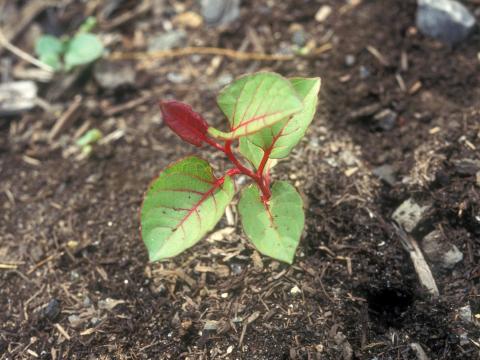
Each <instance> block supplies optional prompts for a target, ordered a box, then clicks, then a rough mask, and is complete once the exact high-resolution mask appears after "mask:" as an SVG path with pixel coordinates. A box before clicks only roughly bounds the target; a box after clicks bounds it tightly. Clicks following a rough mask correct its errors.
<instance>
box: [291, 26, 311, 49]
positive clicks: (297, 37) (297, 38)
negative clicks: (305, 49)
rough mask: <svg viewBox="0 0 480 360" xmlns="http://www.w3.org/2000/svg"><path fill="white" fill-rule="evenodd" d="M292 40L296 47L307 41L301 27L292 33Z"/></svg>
mask: <svg viewBox="0 0 480 360" xmlns="http://www.w3.org/2000/svg"><path fill="white" fill-rule="evenodd" d="M292 42H293V43H294V44H295V45H297V46H298V47H302V46H304V45H305V43H306V42H307V35H306V34H305V31H303V30H302V29H299V30H296V31H294V32H293V34H292Z"/></svg>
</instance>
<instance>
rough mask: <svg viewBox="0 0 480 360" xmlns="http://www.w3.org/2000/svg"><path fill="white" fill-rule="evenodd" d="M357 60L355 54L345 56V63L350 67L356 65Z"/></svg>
mask: <svg viewBox="0 0 480 360" xmlns="http://www.w3.org/2000/svg"><path fill="white" fill-rule="evenodd" d="M355 61H356V59H355V56H354V55H352V54H348V55H346V56H345V65H347V66H348V67H350V66H353V65H355Z"/></svg>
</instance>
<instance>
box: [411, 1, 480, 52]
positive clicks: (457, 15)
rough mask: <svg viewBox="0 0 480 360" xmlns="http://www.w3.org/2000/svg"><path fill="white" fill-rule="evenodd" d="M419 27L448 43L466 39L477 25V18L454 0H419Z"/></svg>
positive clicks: (428, 34)
mask: <svg viewBox="0 0 480 360" xmlns="http://www.w3.org/2000/svg"><path fill="white" fill-rule="evenodd" d="M416 22H417V27H418V29H419V30H420V31H421V32H422V33H423V34H424V35H427V36H431V37H433V38H435V39H437V40H440V41H442V42H443V43H445V44H448V45H454V44H457V43H459V42H460V41H462V40H464V39H465V38H466V37H467V36H468V35H469V34H470V32H471V31H472V29H473V27H474V26H475V18H474V17H473V15H472V14H471V13H470V11H468V9H467V8H465V7H464V6H463V5H462V4H461V3H459V2H458V1H454V0H418V8H417V20H416Z"/></svg>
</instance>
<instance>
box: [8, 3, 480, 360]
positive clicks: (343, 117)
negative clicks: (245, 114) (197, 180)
mask: <svg viewBox="0 0 480 360" xmlns="http://www.w3.org/2000/svg"><path fill="white" fill-rule="evenodd" d="M7 3H12V4H14V5H11V4H10V5H11V6H10V7H9V9H10V10H9V11H13V12H15V11H17V12H18V14H17V16H18V17H21V16H23V15H25V14H24V13H23V12H22V9H23V8H24V7H26V6H27V3H28V2H14V1H11V2H8V1H7ZM23 3H25V4H24V6H23ZM63 3H64V5H58V6H57V7H50V8H48V9H46V10H44V11H41V12H40V13H39V14H37V15H36V16H35V17H34V18H33V21H32V22H31V23H30V24H29V25H28V26H27V27H26V28H25V29H24V31H23V32H22V33H21V34H19V36H18V37H17V39H16V40H15V44H16V45H17V46H19V47H21V48H22V49H25V50H27V51H32V46H33V45H32V40H31V38H32V37H33V36H34V35H35V34H38V32H39V30H43V31H47V30H49V31H52V29H53V30H54V31H57V32H60V33H61V34H62V33H70V34H71V33H73V32H74V31H75V29H76V28H77V27H78V25H79V24H80V23H81V22H82V21H83V19H84V17H85V16H86V15H88V14H92V15H96V16H98V17H103V20H102V22H100V27H99V29H98V32H99V33H100V34H101V36H102V39H103V41H104V42H105V44H107V47H108V48H109V50H110V51H116V52H121V53H127V52H132V51H144V50H145V49H146V46H147V43H148V41H149V38H150V37H153V36H156V35H158V34H159V33H162V32H164V31H170V29H171V28H172V26H173V28H174V29H177V28H182V26H183V27H185V23H183V22H182V21H180V20H178V15H179V14H184V13H187V12H188V11H193V12H195V13H197V14H198V13H200V9H199V7H198V6H197V5H196V4H195V2H193V1H186V2H180V3H177V2H176V1H153V2H151V1H144V2H142V4H143V5H145V9H143V10H142V9H141V8H140V9H139V7H140V5H142V4H140V5H139V4H137V2H124V3H123V4H122V5H116V6H117V7H116V8H114V11H113V12H111V13H110V12H108V11H107V10H108V9H107V10H105V8H106V7H107V4H114V3H118V2H115V1H107V2H105V4H102V2H94V1H92V2H90V1H89V2H85V4H84V3H83V2H69V1H66V2H63ZM466 3H467V4H468V6H469V7H470V8H471V10H472V11H475V10H477V14H478V9H479V6H478V3H477V2H476V1H466ZM325 5H328V6H330V7H331V10H332V12H331V14H330V15H329V16H328V17H327V18H326V19H325V20H323V21H322V22H318V21H316V20H315V13H316V12H317V10H318V9H319V8H320V7H321V6H325ZM5 6H6V5H5ZM17 6H19V7H17ZM415 8H416V5H415V1H393V0H387V1H367V0H365V1H350V2H344V1H333V0H332V1H278V2H277V1H276V2H273V1H266V2H264V1H258V2H257V1H243V2H242V4H241V8H240V17H239V18H238V19H237V20H235V21H234V22H232V23H230V24H229V25H228V26H221V27H215V26H207V25H205V24H201V25H199V26H197V25H195V24H194V23H188V22H187V25H188V26H190V27H188V26H187V27H186V29H185V31H186V32H187V34H188V38H187V39H186V44H183V45H188V46H215V47H220V48H229V49H234V50H240V51H256V52H265V53H270V54H279V53H285V52H288V51H291V50H292V46H293V45H292V44H293V41H294V40H295V39H297V40H295V41H298V37H300V35H299V34H301V35H302V36H303V37H304V38H305V42H306V47H307V49H308V48H310V49H315V48H318V47H320V46H322V45H324V44H329V45H328V46H327V48H326V49H327V50H325V51H323V52H321V53H318V54H316V55H315V54H313V55H311V56H307V57H295V59H293V60H288V61H255V60H253V59H252V60H247V61H240V60H238V59H232V58H227V57H221V56H210V55H188V56H183V57H177V58H173V59H167V58H162V59H159V60H156V61H143V60H145V59H146V58H145V59H143V60H141V59H140V60H139V59H136V60H126V61H124V62H123V64H125V63H126V64H127V65H128V66H129V68H130V69H133V70H134V71H135V76H136V80H135V82H134V83H132V84H129V85H126V86H122V87H120V88H117V89H115V90H109V89H105V88H102V87H101V86H99V84H98V83H97V82H96V81H95V80H94V77H93V73H94V72H95V70H94V68H93V67H91V66H90V67H86V68H82V69H79V70H76V71H74V74H76V75H77V77H76V79H75V80H76V81H74V82H73V83H72V84H70V85H68V84H66V82H65V79H66V78H67V77H68V76H67V75H64V74H63V75H62V74H60V75H58V76H56V77H55V78H54V79H53V80H51V81H50V82H49V83H46V84H41V85H40V89H39V97H40V98H41V99H43V102H42V103H41V105H40V106H37V107H36V108H35V109H33V110H31V111H29V112H24V113H22V114H20V115H17V116H13V117H8V118H1V119H0V169H1V170H0V199H1V200H0V359H2V360H3V359H33V358H41V359H372V360H373V359H421V360H423V359H427V358H429V359H479V358H480V327H479V321H480V315H479V314H480V292H479V283H480V265H479V260H480V172H479V170H480V169H478V168H475V166H473V165H472V166H473V168H472V166H470V165H468V164H475V161H479V160H480V150H479V149H480V100H479V99H480V77H479V76H478V74H479V59H478V51H479V48H478V44H479V43H480V33H479V31H478V29H477V30H476V31H475V32H474V33H473V34H472V35H471V37H469V38H468V39H467V40H466V41H464V42H463V43H462V44H460V45H458V46H456V47H455V48H450V47H447V46H444V45H442V44H440V43H438V42H436V41H434V40H432V39H428V38H426V37H424V36H423V35H421V34H420V33H418V31H416V29H415V27H414V18H415ZM125 14H128V16H131V17H130V18H127V20H125V19H124V18H122V16H123V17H125ZM190 15H191V14H190ZM119 18H120V20H122V19H123V22H121V21H119V20H118V19H119ZM172 24H173V25H172ZM292 38H294V39H292ZM301 40H302V39H301ZM330 46H331V48H330ZM348 55H350V56H348ZM1 56H2V57H3V58H6V59H10V63H11V64H13V65H15V67H13V65H12V66H11V67H10V69H11V72H12V74H13V75H9V74H8V71H7V70H6V73H7V74H6V75H7V76H14V78H15V76H16V75H15V71H14V70H15V69H16V70H17V72H18V68H20V69H27V68H30V66H29V65H28V64H26V63H25V62H22V61H20V60H19V59H18V58H16V57H14V56H13V55H11V54H9V53H7V52H4V53H3V54H2V55H1ZM347 56H348V58H347V59H346V57H347ZM352 56H353V57H352ZM106 58H108V55H106ZM104 61H106V62H107V65H108V64H110V65H111V62H110V60H104ZM4 63H5V64H6V62H4ZM97 66H98V64H97ZM258 70H271V71H276V72H279V73H281V74H282V75H284V76H320V77H322V89H321V96H320V103H319V107H318V111H317V115H316V117H315V119H314V121H313V123H312V126H311V129H310V130H309V131H308V132H307V136H306V138H305V140H304V141H303V142H302V143H301V144H299V145H298V146H297V148H296V149H295V150H294V152H293V154H292V156H290V158H288V159H286V160H284V161H281V162H280V163H279V165H278V166H277V167H276V168H275V170H274V174H273V176H274V177H275V178H277V179H290V180H291V181H292V182H294V183H295V185H296V186H297V188H298V189H299V191H301V193H302V195H303V197H304V201H305V208H306V228H305V232H304V235H303V236H302V241H301V243H300V246H299V249H298V251H297V255H296V259H295V262H294V264H293V265H292V266H287V265H285V264H281V263H279V262H276V261H272V260H270V259H268V258H266V257H263V256H260V255H259V254H258V253H257V252H256V251H255V250H254V248H253V247H252V246H251V245H250V244H249V243H248V241H247V239H246V236H245V235H244V234H243V233H242V231H241V226H240V224H239V223H238V216H237V212H236V208H235V206H232V207H231V208H230V209H229V213H230V216H229V217H228V220H227V218H224V219H222V220H221V221H220V223H219V224H218V226H217V228H216V230H215V232H214V233H213V234H211V235H210V236H208V238H207V239H206V240H203V241H201V242H200V243H199V244H198V245H196V246H195V247H193V248H192V249H190V250H189V251H186V252H185V253H183V254H182V255H181V256H178V257H176V258H175V259H172V260H170V261H167V262H162V263H155V264H150V263H148V259H147V253H146V250H145V248H144V246H143V244H142V241H141V239H140V236H139V230H138V229H139V220H138V211H139V206H140V203H141V200H142V193H143V191H144V189H146V187H147V185H148V183H149V181H150V180H151V179H152V178H153V177H154V176H155V175H156V174H157V173H158V172H159V171H160V170H161V169H163V168H164V167H165V166H166V165H167V164H168V163H170V162H172V161H174V160H176V159H178V158H179V157H181V156H185V155H188V154H201V156H202V157H204V158H206V159H208V160H210V161H212V162H213V163H215V164H218V166H217V170H218V171H219V172H220V171H221V170H223V168H224V166H225V164H224V162H223V157H222V155H221V154H217V153H215V152H214V151H211V150H210V149H208V150H205V151H203V150H199V149H197V148H194V147H193V146H189V145H185V144H183V143H182V142H181V140H180V139H179V138H177V137H176V136H175V135H174V134H172V133H171V132H170V131H169V130H168V129H167V128H166V127H165V126H163V125H162V122H161V118H160V115H159V112H158V108H157V101H158V99H159V98H172V97H174V98H176V99H179V100H181V101H185V102H188V103H190V104H191V105H192V106H193V108H194V109H195V110H196V111H198V112H200V113H202V114H203V115H204V116H205V117H206V118H207V119H208V121H209V122H210V123H211V124H214V125H218V124H221V123H222V122H223V121H224V120H223V119H222V117H221V114H220V111H219V110H218V109H217V108H216V105H215V95H216V93H217V92H218V90H219V89H220V88H222V87H223V86H224V85H225V84H226V83H228V82H229V81H231V79H232V78H235V77H237V76H239V75H242V74H244V73H248V72H253V71H258ZM70 77H71V76H70ZM76 102H77V103H79V110H78V111H76V115H75V116H72V118H71V119H69V121H68V122H67V124H66V125H65V126H64V127H63V128H62V129H61V131H60V132H59V134H58V135H57V136H54V138H53V139H52V138H51V137H49V134H51V129H52V128H53V126H54V125H55V123H57V122H58V120H59V118H61V115H62V114H65V112H67V111H68V108H69V107H71V106H76V105H75V103H76ZM72 104H73V105H72ZM387 109H389V110H391V111H393V112H395V113H396V114H397V115H398V116H397V117H396V118H395V117H393V120H392V119H390V120H388V119H387V120H385V119H384V118H382V117H381V116H377V117H375V114H378V113H379V112H381V111H382V110H387ZM91 128H98V129H100V130H101V131H102V132H103V133H104V134H105V135H106V137H105V138H104V139H103V141H101V142H100V143H98V144H97V145H95V146H94V148H93V152H92V153H91V154H90V156H82V155H81V154H80V153H79V150H78V149H77V148H76V147H75V145H74V144H75V140H76V139H78V138H79V137H80V136H81V135H82V134H83V133H84V132H85V131H86V130H88V129H91ZM465 159H467V160H465ZM469 161H470V162H469ZM465 164H467V165H465ZM477 164H478V163H477ZM384 165H388V166H389V167H382V168H380V169H383V170H385V169H387V173H388V174H387V175H386V176H385V171H384V173H382V174H383V175H382V177H381V178H379V177H378V176H377V175H375V174H378V172H379V167H381V166H384ZM469 166H470V167H469ZM382 178H383V179H382ZM409 198H413V199H415V201H418V202H421V203H425V202H426V203H430V204H431V205H432V206H431V208H430V210H429V212H428V214H427V215H426V225H425V226H426V227H425V229H423V230H422V231H421V232H419V233H415V234H412V235H408V237H409V238H410V239H414V241H415V240H416V241H418V243H420V244H422V237H423V236H424V235H425V234H426V233H428V232H429V231H432V230H434V229H436V230H438V231H439V232H440V233H441V234H442V237H443V239H444V240H446V241H447V242H448V243H450V244H453V245H455V246H456V247H457V248H458V250H459V251H460V252H461V253H462V254H463V259H462V260H461V261H460V262H458V263H456V264H455V265H454V266H453V267H451V268H444V267H442V266H441V265H439V263H438V260H439V259H438V258H437V259H435V258H427V262H428V264H429V266H430V269H431V271H432V274H433V277H434V279H435V281H436V284H437V286H438V289H439V294H440V295H439V296H438V297H433V296H431V295H430V294H429V292H428V291H427V290H426V289H425V288H424V287H422V285H421V284H420V282H419V277H418V275H417V272H416V271H415V268H414V266H413V263H412V260H411V258H410V256H409V253H408V252H407V251H406V250H405V248H404V246H402V232H401V231H400V230H398V229H397V228H396V227H395V226H394V225H393V223H392V213H393V212H394V211H395V209H397V207H398V206H399V205H400V204H402V203H403V202H404V201H405V200H407V199H409ZM469 310H470V311H471V314H470V315H469V314H468V311H469Z"/></svg>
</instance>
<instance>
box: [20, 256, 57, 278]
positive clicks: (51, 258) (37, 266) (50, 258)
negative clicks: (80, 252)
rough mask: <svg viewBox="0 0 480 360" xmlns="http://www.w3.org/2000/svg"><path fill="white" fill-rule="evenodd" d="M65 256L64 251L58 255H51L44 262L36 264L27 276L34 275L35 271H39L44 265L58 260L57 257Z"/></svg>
mask: <svg viewBox="0 0 480 360" xmlns="http://www.w3.org/2000/svg"><path fill="white" fill-rule="evenodd" d="M62 255H63V251H62V252H60V253H58V254H52V255H50V256H49V257H47V258H45V259H43V260H42V261H40V262H38V263H37V264H35V265H34V266H33V267H32V268H31V269H30V270H28V271H27V275H30V274H31V273H33V272H34V271H35V270H37V269H38V268H40V267H42V266H43V265H45V264H46V263H48V262H49V261H52V260H53V259H55V258H57V257H60V256H62Z"/></svg>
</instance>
